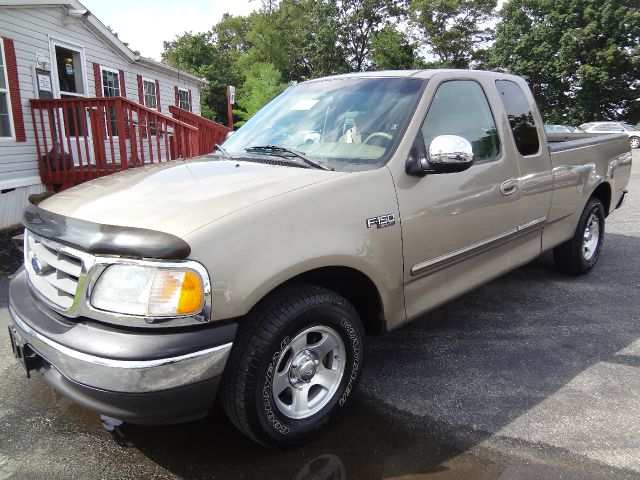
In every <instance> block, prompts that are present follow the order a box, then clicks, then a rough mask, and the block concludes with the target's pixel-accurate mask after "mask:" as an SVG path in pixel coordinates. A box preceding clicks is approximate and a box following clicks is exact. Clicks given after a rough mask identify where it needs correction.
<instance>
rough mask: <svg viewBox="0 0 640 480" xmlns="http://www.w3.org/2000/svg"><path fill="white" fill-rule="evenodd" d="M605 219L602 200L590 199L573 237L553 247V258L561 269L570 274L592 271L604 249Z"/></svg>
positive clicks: (582, 273)
mask: <svg viewBox="0 0 640 480" xmlns="http://www.w3.org/2000/svg"><path fill="white" fill-rule="evenodd" d="M604 219H605V211H604V207H603V205H602V202H601V201H600V200H598V199H597V198H591V199H589V202H587V206H586V207H585V209H584V211H583V212H582V215H580V220H579V221H578V226H577V227H576V231H575V233H574V235H573V238H571V239H570V240H567V241H566V242H564V243H563V244H561V245H558V246H557V247H556V248H554V249H553V259H554V261H555V263H556V266H557V267H558V269H559V270H560V271H562V272H564V273H568V274H570V275H584V274H586V273H589V271H591V269H592V268H593V267H594V266H595V264H596V263H597V262H598V257H599V256H600V251H601V250H602V243H603V240H604ZM596 229H597V230H596Z"/></svg>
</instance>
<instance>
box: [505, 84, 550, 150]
mask: <svg viewBox="0 0 640 480" xmlns="http://www.w3.org/2000/svg"><path fill="white" fill-rule="evenodd" d="M496 88H497V89H498V93H499V94H500V99H501V100H502V104H503V105H504V109H505V110H506V112H507V117H508V118H509V124H510V125H511V131H512V132H513V140H514V141H515V143H516V148H517V149H518V151H519V152H520V154H521V155H523V156H527V155H535V154H536V153H538V151H539V150H540V139H539V138H538V129H537V128H536V122H535V120H534V118H533V112H532V111H531V105H530V104H529V100H528V99H527V97H526V96H525V94H524V92H523V91H522V89H521V88H520V86H519V85H518V84H517V83H515V82H512V81H510V80H497V81H496Z"/></svg>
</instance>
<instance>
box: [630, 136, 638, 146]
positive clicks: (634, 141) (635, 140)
mask: <svg viewBox="0 0 640 480" xmlns="http://www.w3.org/2000/svg"><path fill="white" fill-rule="evenodd" d="M629 143H630V144H631V148H640V137H631V139H630V140H629Z"/></svg>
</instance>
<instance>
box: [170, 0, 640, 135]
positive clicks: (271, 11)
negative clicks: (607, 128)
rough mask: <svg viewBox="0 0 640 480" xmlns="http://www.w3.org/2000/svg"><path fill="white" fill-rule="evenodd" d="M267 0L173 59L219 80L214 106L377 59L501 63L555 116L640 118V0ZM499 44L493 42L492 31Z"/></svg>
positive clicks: (180, 44) (186, 45) (214, 111)
mask: <svg viewBox="0 0 640 480" xmlns="http://www.w3.org/2000/svg"><path fill="white" fill-rule="evenodd" d="M495 6H496V0H280V1H277V0H263V1H262V8H261V9H260V10H258V11H256V12H253V13H251V14H249V15H247V16H231V15H225V16H224V17H223V18H222V19H221V20H220V22H218V23H217V24H216V25H213V26H212V28H211V30H210V31H209V32H202V33H192V32H187V33H185V34H183V35H181V36H178V37H176V38H175V39H174V40H173V41H169V42H165V44H164V53H163V56H162V58H163V61H164V62H166V63H168V64H170V65H172V66H175V67H178V68H180V69H183V70H185V71H187V72H190V73H193V74H196V75H198V76H201V77H204V78H206V79H207V80H208V81H209V84H208V86H207V87H206V88H205V89H204V91H203V92H202V96H201V102H202V112H203V115H204V116H207V117H209V118H213V119H215V120H218V121H221V122H223V123H226V118H227V107H226V87H227V85H234V86H236V87H237V89H238V90H237V94H236V98H237V102H238V105H237V107H238V108H237V109H236V110H235V111H234V114H235V117H236V121H237V122H236V123H238V122H244V121H246V120H247V119H248V118H250V116H251V115H253V113H255V111H257V109H258V108H259V107H261V106H262V105H264V103H266V102H267V101H268V100H270V99H271V98H273V97H274V96H275V95H277V94H278V93H279V92H280V91H282V89H283V88H284V86H285V85H287V84H289V83H290V82H293V81H304V80H307V79H311V78H317V77H323V76H327V75H332V74H338V73H346V72H352V71H361V70H369V69H405V68H406V69H411V68H446V67H455V68H487V67H489V68H491V69H495V70H504V71H509V72H513V73H516V74H519V75H523V76H524V77H525V78H526V79H527V80H528V81H529V82H530V83H531V85H532V86H533V88H534V91H535V94H536V96H537V98H538V99H539V102H540V106H541V109H542V111H543V113H544V114H545V117H546V120H547V121H549V122H563V123H580V122H582V121H585V120H593V119H600V118H611V119H613V118H623V117H624V118H625V119H626V120H629V121H633V122H634V123H635V121H638V120H640V97H639V92H640V82H639V80H638V79H639V78H640V47H639V46H638V45H639V42H640V39H639V36H640V0H509V1H508V2H505V3H504V6H503V8H502V10H501V11H500V13H499V15H498V17H497V18H498V23H497V27H495V28H492V27H493V26H494V25H495V19H496V15H495V13H494V12H495ZM493 38H495V43H493V45H491V46H489V45H490V43H491V41H492V39H493Z"/></svg>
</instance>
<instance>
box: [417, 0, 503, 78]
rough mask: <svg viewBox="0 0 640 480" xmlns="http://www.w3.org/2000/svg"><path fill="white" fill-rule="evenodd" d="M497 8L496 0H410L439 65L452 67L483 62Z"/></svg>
mask: <svg viewBox="0 0 640 480" xmlns="http://www.w3.org/2000/svg"><path fill="white" fill-rule="evenodd" d="M495 8H496V0H409V11H410V16H411V19H412V21H413V23H414V25H415V26H416V27H417V28H418V29H419V30H420V31H421V32H422V34H423V38H424V43H425V46H427V47H428V49H429V51H430V53H431V54H432V55H434V56H435V57H436V58H437V59H438V61H439V62H438V63H439V64H440V65H442V66H448V67H452V68H469V67H471V66H474V65H478V64H482V61H483V58H484V47H485V46H486V45H487V42H489V41H490V40H491V38H492V29H491V27H490V22H491V21H492V20H493V19H494V10H495Z"/></svg>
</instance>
